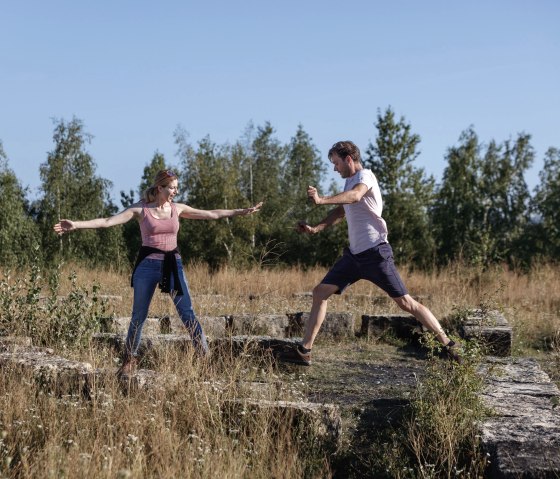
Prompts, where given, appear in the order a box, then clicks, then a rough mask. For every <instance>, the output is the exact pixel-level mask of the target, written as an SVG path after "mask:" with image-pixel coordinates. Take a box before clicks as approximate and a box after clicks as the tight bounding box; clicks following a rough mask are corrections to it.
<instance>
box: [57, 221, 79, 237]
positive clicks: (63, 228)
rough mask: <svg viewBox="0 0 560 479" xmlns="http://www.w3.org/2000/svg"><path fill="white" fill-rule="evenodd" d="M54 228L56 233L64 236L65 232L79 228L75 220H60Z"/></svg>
mask: <svg viewBox="0 0 560 479" xmlns="http://www.w3.org/2000/svg"><path fill="white" fill-rule="evenodd" d="M53 229H54V231H55V232H56V234H58V235H59V236H62V235H63V234H64V233H69V232H70V231H74V230H75V229H77V228H76V225H74V222H73V221H70V220H60V222H59V223H57V224H55V225H54V227H53Z"/></svg>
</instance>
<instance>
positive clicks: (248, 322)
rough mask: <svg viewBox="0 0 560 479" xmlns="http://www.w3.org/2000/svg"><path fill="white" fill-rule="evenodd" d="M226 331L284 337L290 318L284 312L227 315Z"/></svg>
mask: <svg viewBox="0 0 560 479" xmlns="http://www.w3.org/2000/svg"><path fill="white" fill-rule="evenodd" d="M227 318H228V322H227V325H228V332H229V333H230V334H233V335H235V336H237V335H257V336H259V335H267V336H276V337H279V338H283V337H286V335H287V333H288V330H289V325H290V320H289V318H288V316H287V315H286V314H232V315H228V316H227Z"/></svg>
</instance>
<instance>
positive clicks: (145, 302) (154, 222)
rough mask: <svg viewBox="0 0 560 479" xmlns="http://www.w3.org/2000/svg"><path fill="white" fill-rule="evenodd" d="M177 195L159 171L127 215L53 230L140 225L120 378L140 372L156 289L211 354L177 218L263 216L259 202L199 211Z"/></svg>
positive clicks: (171, 178) (171, 180)
mask: <svg viewBox="0 0 560 479" xmlns="http://www.w3.org/2000/svg"><path fill="white" fill-rule="evenodd" d="M177 191H178V179H177V175H176V174H175V173H174V172H173V171H170V170H165V171H160V172H158V174H157V175H156V177H155V180H154V183H153V186H151V187H150V188H148V189H147V190H146V191H145V192H144V197H143V199H142V200H141V201H139V202H138V203H136V204H134V205H132V206H130V207H129V208H127V209H126V210H124V211H122V212H120V213H118V214H116V215H114V216H111V217H110V218H97V219H94V220H88V221H70V220H66V219H63V220H60V222H59V223H57V224H56V225H54V230H55V232H56V233H58V234H59V235H62V234H64V233H69V232H70V231H74V230H78V229H93V228H109V227H111V226H116V225H121V224H124V223H126V222H128V221H130V220H131V219H133V218H135V219H136V220H137V221H138V222H139V223H140V232H141V233H142V247H141V248H140V252H139V253H138V258H137V260H136V265H135V266H134V271H133V273H132V280H131V284H132V286H133V287H134V305H133V308H132V319H131V321H130V326H129V328H128V334H127V337H126V345H125V354H124V360H123V364H122V366H121V368H120V370H119V373H120V374H131V373H132V372H134V370H135V369H136V366H137V360H136V354H137V351H138V346H139V344H140V336H141V333H142V326H143V325H144V321H145V320H146V317H147V316H148V308H149V306H150V302H151V300H152V296H153V294H154V291H155V288H156V285H158V284H159V287H160V289H161V290H162V292H167V293H169V294H170V295H171V297H172V299H173V302H174V304H175V307H176V308H177V312H178V313H179V316H180V318H181V320H182V321H183V323H184V325H185V326H186V327H187V330H188V331H189V334H190V335H191V338H192V340H193V344H194V346H195V348H196V351H197V352H198V353H199V354H200V355H201V356H205V355H206V354H207V353H208V343H207V342H206V337H205V335H204V332H203V331H202V327H201V326H200V323H199V322H198V320H197V319H196V316H195V313H194V311H193V308H192V303H191V297H190V293H189V288H188V284H187V280H186V278H185V275H184V272H183V265H182V262H181V256H180V255H179V252H178V250H177V233H178V231H179V218H187V219H193V220H194V219H196V220H214V219H219V218H228V217H231V216H245V215H250V214H253V213H255V212H257V211H259V209H260V208H261V206H262V202H261V203H259V204H257V205H255V206H253V207H251V208H244V209H235V210H198V209H195V208H191V207H190V206H187V205H184V204H181V203H174V202H173V198H174V197H175V196H176V195H177Z"/></svg>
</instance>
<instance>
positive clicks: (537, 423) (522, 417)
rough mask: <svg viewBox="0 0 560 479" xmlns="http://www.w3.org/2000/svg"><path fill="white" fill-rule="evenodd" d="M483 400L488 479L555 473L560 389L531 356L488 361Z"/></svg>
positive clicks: (559, 460)
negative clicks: (488, 458)
mask: <svg viewBox="0 0 560 479" xmlns="http://www.w3.org/2000/svg"><path fill="white" fill-rule="evenodd" d="M479 372H480V374H483V375H484V377H485V388H484V391H483V393H482V396H481V397H482V400H483V403H484V405H485V407H486V408H488V409H489V411H490V412H491V415H489V416H488V417H487V418H486V419H485V420H484V421H483V423H482V424H481V442H482V447H483V448H484V449H485V450H486V451H487V452H488V454H489V455H490V469H489V471H488V477H498V478H512V479H513V478H517V477H523V478H541V477H558V476H559V475H560V408H559V407H558V404H559V403H560V391H559V390H558V387H557V386H556V385H555V384H554V383H553V382H552V381H551V380H550V378H549V377H548V375H547V374H546V373H545V372H544V371H542V370H541V369H540V366H539V364H538V362H537V361H536V360H534V359H530V358H515V359H514V358H492V357H490V358H487V362H486V364H484V365H482V367H481V368H480V370H479Z"/></svg>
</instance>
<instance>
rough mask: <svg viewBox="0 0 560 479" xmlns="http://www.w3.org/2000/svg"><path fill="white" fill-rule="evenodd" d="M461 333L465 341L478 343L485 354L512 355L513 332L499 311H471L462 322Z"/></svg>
mask: <svg viewBox="0 0 560 479" xmlns="http://www.w3.org/2000/svg"><path fill="white" fill-rule="evenodd" d="M460 332H461V336H462V337H463V338H464V339H467V340H475V341H477V342H478V343H479V344H480V346H481V347H482V349H483V351H484V353H485V354H488V355H491V356H501V357H505V356H510V355H511V346H512V341H513V339H512V336H513V330H512V327H511V326H510V325H509V323H508V322H507V320H506V318H505V317H504V316H503V314H502V313H500V312H499V311H483V310H480V309H473V310H471V311H470V312H469V314H468V316H467V317H466V318H465V319H464V320H463V321H462V324H461V331H460Z"/></svg>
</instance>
